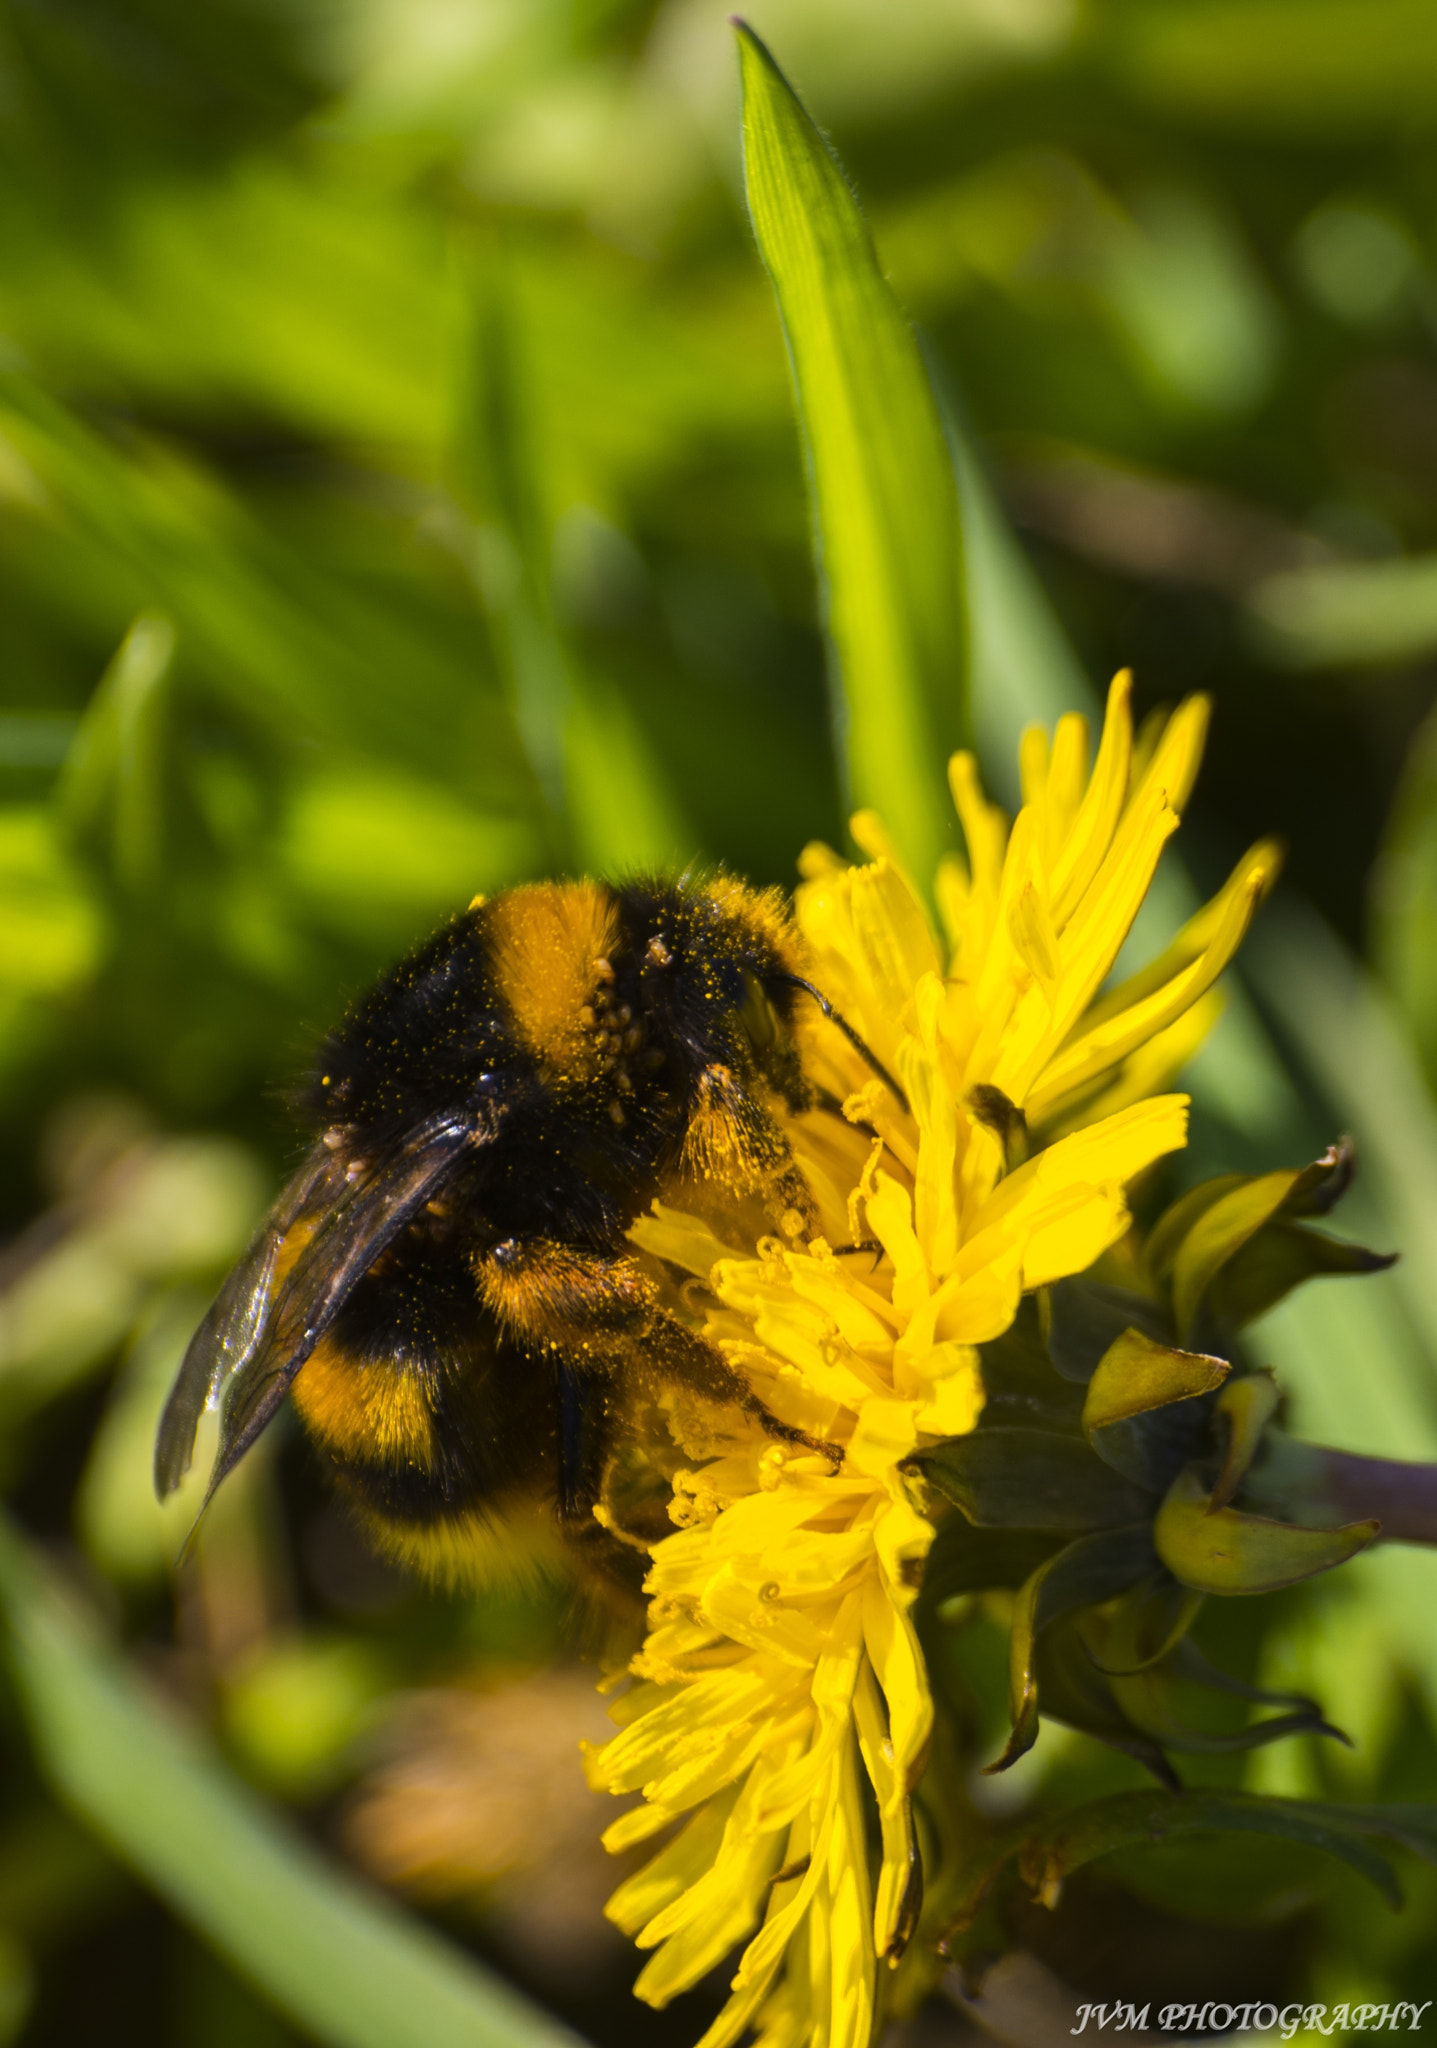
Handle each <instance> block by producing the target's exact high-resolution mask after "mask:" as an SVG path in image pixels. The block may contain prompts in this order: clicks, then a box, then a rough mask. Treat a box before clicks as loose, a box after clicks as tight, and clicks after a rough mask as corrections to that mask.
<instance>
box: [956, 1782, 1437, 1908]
mask: <svg viewBox="0 0 1437 2048" xmlns="http://www.w3.org/2000/svg"><path fill="white" fill-rule="evenodd" d="M1194 1834H1255V1835H1269V1836H1274V1835H1275V1836H1277V1837H1279V1838H1281V1839H1282V1840H1285V1841H1289V1842H1297V1843H1299V1844H1301V1845H1302V1846H1303V1847H1304V1848H1309V1849H1319V1850H1321V1851H1322V1852H1323V1853H1324V1854H1326V1855H1329V1856H1334V1857H1337V1858H1339V1859H1340V1860H1341V1861H1342V1862H1344V1863H1346V1864H1347V1865H1349V1867H1350V1868H1352V1869H1353V1870H1356V1871H1358V1872H1359V1873H1360V1874H1361V1875H1362V1876H1363V1877H1365V1878H1367V1879H1368V1881H1369V1882H1370V1883H1371V1884H1373V1885H1374V1886H1375V1887H1376V1888H1377V1890H1378V1891H1379V1892H1380V1893H1381V1894H1382V1896H1383V1898H1384V1899H1385V1900H1386V1901H1387V1903H1388V1905H1389V1906H1392V1907H1398V1906H1400V1905H1401V1903H1402V1893H1401V1890H1400V1888H1399V1886H1398V1883H1397V1878H1396V1875H1395V1873H1394V1871H1393V1869H1392V1866H1391V1864H1390V1863H1389V1862H1388V1861H1387V1859H1386V1857H1385V1856H1382V1855H1380V1854H1379V1853H1378V1852H1377V1851H1376V1850H1375V1849H1373V1848H1371V1847H1370V1846H1369V1845H1368V1842H1367V1841H1366V1839H1365V1837H1367V1836H1369V1835H1379V1836H1386V1837H1388V1838H1389V1839H1391V1840H1393V1841H1397V1842H1401V1843H1403V1844H1404V1845H1405V1846H1406V1847H1408V1848H1410V1849H1414V1850H1415V1851H1416V1852H1417V1854H1418V1855H1420V1856H1423V1857H1425V1858H1426V1859H1427V1861H1428V1862H1437V1807H1430V1806H1429V1807H1408V1806H1393V1807H1366V1806H1354V1807H1343V1806H1336V1805H1328V1804H1320V1803H1317V1802H1310V1801H1307V1800H1301V1799H1265V1798H1262V1797H1261V1796H1259V1795H1258V1794H1256V1793H1251V1792H1218V1791H1208V1790H1201V1791H1179V1792H1176V1793H1171V1792H1118V1793H1114V1794H1112V1795H1110V1796H1109V1797H1107V1798H1105V1799H1094V1800H1090V1801H1089V1802H1088V1803H1087V1804H1086V1805H1083V1806H1080V1807H1078V1808H1077V1809H1076V1810H1074V1811H1072V1812H1070V1813H1066V1814H1062V1815H1060V1816H1059V1817H1058V1818H1056V1819H1051V1820H1044V1821H1039V1822H1038V1823H1037V1824H1036V1825H1035V1824H1033V1823H1032V1822H1025V1823H1019V1824H1018V1825H1016V1826H1015V1827H1013V1828H1011V1829H1009V1830H1007V1831H1006V1833H1004V1834H1002V1835H1000V1836H999V1837H998V1838H997V1840H996V1841H992V1842H988V1843H985V1844H984V1846H983V1847H982V1849H981V1850H979V1852H978V1853H977V1855H976V1856H974V1858H973V1860H972V1862H971V1863H970V1865H969V1867H968V1870H967V1872H966V1873H965V1874H964V1876H963V1877H962V1879H961V1880H960V1881H959V1884H958V1886H957V1887H956V1904H955V1908H954V1912H953V1919H952V1922H951V1924H950V1928H949V1930H948V1936H949V1938H952V1937H956V1936H957V1935H958V1934H959V1933H961V1931H962V1930H963V1929H964V1928H965V1927H968V1926H970V1925H971V1924H972V1922H973V1920H974V1919H975V1918H976V1916H977V1914H978V1912H979V1910H980V1909H981V1907H982V1905H983V1902H984V1900H985V1899H986V1897H987V1895H988V1893H989V1892H990V1890H991V1889H992V1887H993V1885H994V1883H995V1881H996V1880H997V1879H998V1878H999V1877H1000V1876H1001V1875H1002V1874H1003V1872H1004V1871H1005V1869H1007V1868H1008V1867H1009V1866H1010V1865H1012V1864H1016V1865H1017V1870H1018V1875H1019V1877H1020V1878H1021V1880H1022V1882H1023V1883H1024V1884H1025V1885H1026V1886H1027V1887H1028V1889H1029V1890H1030V1891H1031V1892H1033V1893H1035V1894H1036V1896H1037V1897H1038V1898H1039V1899H1040V1900H1041V1901H1042V1902H1043V1903H1044V1904H1045V1905H1048V1906H1052V1905H1055V1904H1056V1903H1057V1899H1058V1894H1059V1891H1060V1889H1061V1887H1062V1885H1063V1882H1064V1880H1065V1879H1066V1878H1067V1877H1069V1876H1070V1875H1071V1874H1072V1872H1073V1871H1075V1870H1079V1869H1081V1868H1082V1867H1083V1866H1084V1865H1085V1864H1088V1863H1093V1862H1096V1861H1097V1860H1098V1859H1099V1858H1100V1857H1103V1856H1110V1855H1112V1854H1113V1853H1114V1852H1115V1851H1116V1850H1119V1849H1131V1848H1136V1847H1140V1846H1142V1845H1143V1844H1146V1843H1156V1842H1161V1841H1165V1840H1170V1839H1172V1838H1174V1837H1178V1836H1182V1835H1194ZM945 1946H946V1943H945Z"/></svg>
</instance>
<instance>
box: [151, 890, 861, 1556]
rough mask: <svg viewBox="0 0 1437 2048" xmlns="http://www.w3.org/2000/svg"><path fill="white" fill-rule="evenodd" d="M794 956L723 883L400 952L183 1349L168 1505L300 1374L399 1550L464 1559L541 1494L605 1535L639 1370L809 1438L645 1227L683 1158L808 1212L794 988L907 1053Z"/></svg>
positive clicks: (535, 895)
mask: <svg viewBox="0 0 1437 2048" xmlns="http://www.w3.org/2000/svg"><path fill="white" fill-rule="evenodd" d="M800 967H801V958H800V954H799V949H798V943H797V939H796V936H795V934H794V931H793V928H792V925H791V923H790V921H789V918H788V915H787V912H786V910H785V908H784V905H783V901H782V898H781V897H780V896H779V895H778V893H777V892H772V893H768V894H765V893H760V892H758V891H755V890H753V889H751V888H749V887H747V886H745V885H743V884H741V883H739V882H737V881H735V880H732V879H730V878H728V877H723V876H720V877H718V878H710V879H707V880H693V879H687V878H686V879H681V880H678V881H673V882H637V883H633V884H630V885H627V886H622V887H611V886H609V885H607V884H604V883H600V882H593V881H578V882H553V883H540V884H534V885H530V886H525V887H521V888H516V889H512V890H509V891H507V892H505V893H504V894H502V895H499V896H496V897H494V898H493V899H492V900H487V901H486V900H485V899H483V898H476V899H475V901H474V902H473V903H472V904H471V905H470V906H469V908H468V910H466V911H465V912H463V913H462V914H461V915H460V916H458V917H456V918H454V919H453V920H452V922H451V923H450V924H449V925H447V926H446V927H445V928H444V929H443V930H442V931H440V932H439V933H438V934H437V935H436V936H435V937H433V938H432V939H430V940H429V941H428V942H427V943H426V944H424V945H422V946H420V947H419V948H418V949H417V950H416V951H415V952H413V953H412V954H411V955H410V956H409V957H408V958H407V959H405V960H403V961H401V962H400V963H399V964H398V965H397V966H395V967H394V968H392V969H390V970H389V971H388V972H387V973H386V974H385V975H383V976H382V977H381V979H380V980H379V981H378V982H377V983H376V985H375V986H374V987H373V988H372V989H371V990H370V991H369V993H368V994H367V995H365V996H364V997H363V998H362V999H361V1000H360V1001H359V1003H358V1004H357V1005H356V1006H355V1007H354V1009H353V1010H352V1011H351V1013H350V1015H349V1016H348V1017H347V1018H346V1020H345V1021H344V1022H343V1023H342V1024H341V1025H340V1026H339V1027H338V1028H337V1029H336V1030H334V1031H333V1032H331V1033H330V1034H329V1036H328V1037H327V1038H326V1039H325V1041H324V1042H323V1045H322V1047H321V1052H320V1058H319V1060H318V1062H317V1064H316V1066H315V1068H314V1071H313V1074H312V1077H311V1079H310V1081H309V1083H308V1085H307V1087H306V1089H305V1091H304V1094H303V1096H302V1098H301V1113H302V1116H303V1120H304V1122H305V1123H306V1124H307V1125H308V1127H309V1129H310V1131H311V1132H312V1133H313V1143H312V1145H311V1148H310V1150H309V1151H308V1153H307V1154H306V1156H305V1158H304V1160H303V1162H302V1163H301V1165H300V1167H299V1169H298V1171H297V1172H296V1173H295V1174H294V1175H293V1177H292V1178H291V1179H290V1181H289V1182H288V1184H287V1185H286V1187H285V1188H284V1189H283V1191H282V1193H281V1194H280V1196H279V1198H278V1200H277V1201H276V1203H275V1205H274V1207H273V1209H272V1210H271V1211H270V1213H269V1215H268V1216H266V1218H265V1220H264V1222H263V1223H262V1224H261V1226H260V1228H259V1230H258V1232H257V1234H256V1236H255V1237H254V1240H253V1241H252V1243H251V1244H250V1246H249V1248H248V1250H247V1251H246V1253H245V1254H244V1256H243V1258H242V1259H241V1260H240V1262H239V1264H238V1265H237V1266H236V1267H235V1269H234V1271H233V1272H232V1273H231V1274H230V1276H229V1278H228V1279H227V1280H226V1282H225V1284H224V1286H223V1287H222V1288H221V1290H220V1293H219V1295H218V1297H217V1299H216V1300H215V1302H214V1305H213V1306H212V1307H211V1309H210V1311H209V1313H208V1314H207V1315H206V1317H205V1318H204V1320H203V1322H202V1323H201V1324H200V1327H199V1329H198V1330H197V1331H196V1333H195V1336H194V1338H193V1340H192V1341H191V1343H190V1345H189V1348H188V1350H187V1351H186V1353H185V1357H184V1359H183V1361H182V1363H181V1366H180V1370H179V1374H178V1376H177V1378H176V1381H175V1385H174V1387H173V1389H172V1391H171V1394H170V1397H169V1400H168V1403H167V1405H166V1407H165V1411H164V1414H163V1417H162V1419H161V1423H160V1429H159V1437H158V1441H157V1445H156V1452H155V1484H156V1489H157V1491H158V1493H159V1494H160V1496H161V1498H164V1497H165V1496H166V1495H167V1494H169V1493H171V1492H172V1491H173V1490H174V1489H175V1488H176V1487H177V1486H178V1485H179V1483H180V1481H181V1479H182V1478H183V1476H184V1474H185V1473H186V1471H187V1470H188V1469H189V1466H190V1463H191V1460H192V1457H193V1451H194V1442H195V1433H196V1429H197V1426H198V1422H199V1418H200V1415H201V1413H202V1411H203V1410H204V1409H205V1408H206V1407H212V1406H215V1405H219V1406H220V1408H221V1419H220V1441H219V1450H218V1454H217V1456H216V1460H215V1465H214V1469H213V1473H212V1475H211V1478H210V1483H209V1491H208V1494H207V1495H206V1500H207V1501H208V1499H209V1498H210V1497H211V1496H212V1495H213V1493H214V1491H215V1488H216V1487H217V1486H218V1485H219V1484H220V1482H221V1481H222V1480H223V1479H224V1478H225V1477H226V1475H227V1474H228V1473H230V1472H231V1471H232V1470H233V1469H234V1467H235V1466H236V1465H237V1464H238V1462H239V1460H240V1459H241V1458H242V1457H243V1456H244V1455H245V1452H246V1451H247V1450H248V1449H249V1448H250V1446H251V1445H252V1444H253V1443H254V1442H255V1440H256V1439H257V1438H258V1436H259V1435H260V1433H261V1431H262V1430H263V1429H264V1428H265V1426H266V1424H267V1423H268V1422H269V1421H270V1419H271V1418H272V1417H273V1415H274V1414H275V1412H276V1410H277V1409H278V1408H279V1406H280V1404H281V1403H282V1402H283V1400H284V1398H285V1396H286V1394H287V1393H290V1392H291V1391H292V1393H293V1398H294V1404H295V1407H296V1408H297V1410H298V1412H299V1415H300V1418H301V1420H302V1422H303V1423H304V1425H305V1428H306V1430H307V1432H308V1434H309V1435H310V1437H311V1438H312V1439H313V1441H314V1443H315V1444H316V1445H317V1446H318V1448H319V1450H320V1451H321V1453H322V1454H323V1455H324V1457H325V1458H326V1459H327V1461H328V1462H329V1463H330V1464H331V1466H332V1467H333V1469H334V1472H335V1475H336V1477H337V1480H338V1483H339V1485H340V1488H341V1490H342V1491H343V1492H345V1493H346V1494H348V1495H349V1496H350V1498H351V1499H352V1501H353V1503H354V1504H355V1506H356V1507H357V1508H358V1510H359V1512H360V1515H361V1517H362V1519H363V1520H364V1522H365V1523H366V1524H367V1525H368V1527H369V1528H370V1530H371V1532H372V1533H373V1534H374V1535H375V1536H376V1537H377V1539H378V1540H379V1542H380V1543H381V1545H382V1546H383V1547H384V1548H385V1549H386V1550H388V1551H389V1553H390V1554H391V1555H394V1556H396V1557H398V1558H399V1559H401V1560H402V1561H405V1562H409V1563H412V1564H415V1565H418V1566H419V1567H421V1568H423V1569H426V1570H428V1571H429V1572H430V1573H432V1574H434V1575H437V1576H440V1577H445V1578H449V1579H451V1580H454V1579H461V1578H464V1577H467V1576H473V1575H474V1573H475V1570H476V1561H478V1560H482V1559H484V1558H485V1557H486V1556H487V1557H490V1558H492V1556H493V1553H494V1549H495V1532H496V1528H497V1527H498V1526H499V1525H500V1524H501V1523H502V1521H503V1519H504V1517H505V1516H506V1513H507V1512H509V1511H510V1510H511V1509H513V1508H514V1507H516V1506H521V1505H524V1504H527V1503H528V1502H531V1501H532V1500H534V1499H535V1497H542V1498H543V1499H545V1500H547V1501H548V1502H549V1503H551V1504H552V1506H553V1508H554V1509H555V1510H556V1511H557V1518H558V1523H559V1525H560V1528H561V1529H562V1530H565V1531H567V1532H569V1533H570V1534H571V1535H573V1536H575V1537H579V1538H586V1539H588V1540H589V1541H590V1542H601V1541H602V1540H603V1532H602V1531H601V1529H600V1527H599V1523H598V1521H597V1520H596V1518H595V1515H594V1506H595V1503H596V1501H597V1500H598V1498H599V1494H600V1489H601V1484H602V1479H603V1474H604V1470H605V1467H606V1463H607V1462H608V1461H609V1459H610V1458H611V1457H612V1455H613V1453H614V1449H615V1435H616V1430H617V1428H618V1426H619V1419H620V1418H621V1417H622V1415H623V1414H624V1413H625V1410H626V1404H629V1403H631V1401H632V1397H633V1395H634V1393H635V1392H636V1391H644V1390H647V1391H649V1392H652V1391H653V1390H654V1389H656V1388H659V1387H662V1386H665V1385H675V1384H676V1385H678V1386H681V1387H684V1388H686V1389H689V1390H691V1391H693V1392H695V1393H697V1394H699V1395H700V1396H703V1397H706V1398H707V1399H709V1400H712V1401H714V1402H718V1403H734V1404H736V1405H738V1406H739V1407H740V1408H743V1409H745V1410H747V1411H748V1412H749V1413H750V1414H752V1415H755V1416H756V1417H757V1419H758V1420H759V1421H760V1422H762V1424H763V1426H764V1427H765V1428H768V1429H770V1430H771V1431H773V1432H774V1433H775V1434H776V1435H779V1436H789V1437H792V1436H793V1435H794V1434H795V1432H793V1431H792V1430H789V1429H787V1428H786V1427H785V1426H784V1425H782V1424H780V1423H779V1422H778V1421H776V1420H775V1418H773V1417H772V1416H770V1415H769V1414H768V1412H767V1411H766V1410H765V1409H764V1408H763V1407H762V1405H761V1404H760V1403H759V1402H758V1400H757V1399H756V1397H755V1396H754V1395H753V1393H752V1392H751V1390H750V1389H749V1387H748V1386H747V1384H746V1383H745V1382H744V1381H743V1379H742V1378H741V1377H740V1375H739V1374H738V1373H737V1372H735V1371H734V1369H733V1368H732V1367H731V1366H730V1365H729V1364H728V1362H727V1361H726V1360H725V1359H724V1358H723V1356H722V1355H721V1354H720V1353H719V1352H718V1350H717V1349H716V1348H715V1347H714V1346H712V1345H711V1344H709V1343H708V1342H707V1341H706V1340H705V1339H704V1338H703V1337H702V1336H701V1335H699V1334H698V1332H697V1331H696V1330H695V1329H694V1328H693V1327H692V1326H691V1324H690V1323H689V1322H688V1321H686V1320H684V1318H683V1317H682V1316H681V1315H679V1314H676V1313H675V1312H674V1311H673V1309H672V1308H670V1307H667V1306H665V1305H664V1303H663V1301H662V1299H661V1292H660V1288H659V1286H658V1284H657V1283H656V1281H655V1280H654V1278H653V1276H652V1275H651V1274H650V1273H648V1272H646V1271H645V1270H644V1268H643V1267H642V1265H641V1263H640V1261H639V1260H638V1259H637V1258H636V1257H635V1255H634V1252H633V1247H632V1246H631V1245H630V1244H629V1243H628V1242H627V1240H626V1233H627V1231H628V1229H629V1227H630V1225H631V1224H632V1223H633V1222H634V1220H635V1219H636V1217H637V1216H638V1215H639V1214H640V1213H641V1212H643V1211H644V1210H646V1209H647V1208H648V1207H649V1205H650V1203H651V1202H652V1201H653V1200H654V1198H655V1196H657V1195H658V1194H659V1193H660V1192H661V1191H662V1190H663V1189H664V1188H665V1187H666V1186H667V1185H668V1184H669V1183H670V1182H671V1181H672V1180H673V1179H674V1178H675V1177H679V1176H693V1177H697V1178H699V1179H701V1180H706V1181H710V1182H715V1181H716V1182H719V1183H721V1184H722V1185H723V1187H724V1188H726V1189H727V1190H729V1191H730V1192H731V1193H733V1194H735V1195H739V1196H743V1195H750V1194H758V1195H761V1196H763V1197H764V1198H765V1199H766V1200H767V1201H768V1203H769V1205H770V1207H771V1208H777V1209H779V1210H785V1209H795V1208H796V1209H797V1210H798V1211H799V1213H800V1214H801V1215H802V1214H806V1213H807V1211H808V1209H809V1207H810V1201H809V1197H808V1193H807V1189H806V1187H805V1186H804V1183H803V1181H802V1178H801V1176H800V1175H799V1174H798V1172H797V1170H796V1168H795V1166H794V1164H793V1161H792V1158H791V1155H790V1152H789V1148H788V1144H787V1141H786V1139H785V1137H784V1135H783V1132H782V1128H781V1125H780V1121H779V1115H778V1112H779V1110H780V1109H781V1108H787V1109H788V1110H790V1111H792V1112H795V1113H796V1112H799V1111H801V1110H803V1109H805V1108H807V1107H810V1106H811V1105H812V1102H813V1091H812V1089H811V1088H810V1086H809V1084H808V1083H807V1081H806V1079H805V1077H804V1074H803V1070H802V1065H801V1062H800V1058H799V1054H798V1050H797V1047H796V1043H795V1039H794V1032H793V1022H794V1017H793V1012H794V1005H795V1003H796V1002H797V1001H798V999H799V997H800V995H801V994H802V993H803V992H804V991H807V992H808V993H809V994H810V995H811V996H813V997H814V998H816V1000H817V1001H818V1002H819V1004H820V1005H821V1007H822V1008H823V1010H824V1011H825V1013H826V1014H828V1015H829V1016H831V1017H833V1020H834V1022H835V1023H836V1024H837V1025H838V1027H839V1028H840V1029H842V1030H844V1031H845V1032H847V1034H848V1036H849V1037H850V1038H852V1039H853V1041H854V1043H855V1044H857V1045H858V1046H859V1048H860V1050H861V1051H863V1053H864V1056H865V1057H866V1058H868V1059H869V1060H870V1062H871V1063H872V1064H874V1066H875V1068H876V1070H877V1071H878V1072H879V1073H880V1074H882V1071H883V1070H882V1069H881V1068H878V1067H877V1063H876V1062H873V1061H872V1055H871V1054H868V1052H867V1049H866V1048H865V1047H863V1046H862V1043H861V1041H859V1040H858V1039H857V1037H856V1034H854V1033H852V1032H851V1031H849V1030H848V1027H847V1025H846V1024H845V1023H844V1021H843V1019H842V1018H840V1017H838V1016H837V1015H836V1013H834V1012H833V1011H832V1010H831V1008H830V1006H829V1005H828V1004H827V1002H826V1001H825V1000H824V998H823V997H822V996H821V995H820V994H819V992H818V991H817V990H815V989H813V988H812V986H811V984H809V983H808V982H806V981H805V980H804V979H803V977H802V974H801V972H800ZM883 1078H884V1079H885V1080H888V1078H889V1077H888V1076H887V1075H886V1074H885V1075H883ZM889 1085H890V1086H894V1087H895V1092H896V1084H894V1083H892V1082H891V1081H889ZM477 1569H479V1570H480V1571H482V1570H483V1565H482V1563H478V1564H477Z"/></svg>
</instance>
